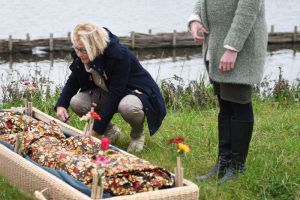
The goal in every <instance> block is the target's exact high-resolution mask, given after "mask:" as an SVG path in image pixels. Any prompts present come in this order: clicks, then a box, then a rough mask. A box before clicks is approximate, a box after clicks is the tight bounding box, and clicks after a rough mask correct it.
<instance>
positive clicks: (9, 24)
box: [0, 0, 300, 85]
mask: <svg viewBox="0 0 300 200" xmlns="http://www.w3.org/2000/svg"><path fill="white" fill-rule="evenodd" d="M195 3H196V0H189V1H182V0H163V1H162V0H122V1H120V0H101V1H99V0H86V1H81V0H63V1H61V0H60V1H59V0H52V1H49V0H40V1H36V0H26V1H20V0H1V6H0V17H1V19H2V21H1V23H0V30H1V32H0V39H4V38H8V35H12V36H13V38H25V35H26V33H30V35H31V38H33V39H35V38H47V37H48V36H49V34H50V33H53V34H54V37H66V35H67V32H69V31H71V30H72V29H73V27H74V26H75V24H77V23H78V22H81V21H92V22H96V23H98V24H100V25H102V26H106V27H108V28H109V29H111V31H112V32H114V33H115V34H116V35H119V36H121V35H122V36H124V35H129V33H130V32H131V31H135V32H144V33H147V32H148V30H149V29H151V30H152V33H156V32H172V31H173V30H177V31H185V30H186V20H187V18H188V16H189V15H190V13H191V12H192V11H193V5H194V4H195ZM266 16H267V22H268V25H269V27H270V26H271V25H274V26H275V31H281V32H284V31H288V32H292V31H293V29H294V26H295V25H298V26H299V23H300V20H299V19H300V5H299V0H285V1H282V0H266ZM289 48H290V47H287V46H286V47H284V48H283V49H284V50H278V51H272V52H269V53H268V57H267V62H266V70H265V77H268V79H270V80H275V79H277V78H278V73H279V69H278V68H279V67H281V68H282V70H283V77H284V78H285V79H288V80H289V81H290V82H294V81H295V80H296V79H299V77H300V75H299V73H300V55H299V51H294V50H289ZM136 54H137V55H138V56H139V58H140V60H141V62H142V64H143V66H144V67H145V68H146V69H147V70H148V71H149V72H150V73H151V75H152V76H153V78H154V79H155V80H157V81H160V80H162V79H165V78H171V77H173V76H174V75H178V76H180V77H182V78H183V79H184V80H185V81H190V80H199V79H200V77H201V76H203V74H205V72H204V71H205V70H204V66H203V61H202V55H201V53H200V50H199V49H181V50H180V49H178V50H176V51H166V50H156V51H155V53H153V52H136ZM51 57H52V58H51ZM65 57H66V55H65V54H63V55H61V54H60V55H53V54H51V55H50V54H33V55H21V54H17V55H13V56H8V55H0V74H1V82H2V83H3V82H4V83H8V82H10V81H14V80H17V79H18V78H19V77H20V76H22V77H29V76H32V75H34V74H33V73H34V72H35V71H39V72H40V73H41V74H42V76H44V77H48V79H49V80H50V81H52V82H53V83H54V84H55V85H58V84H63V83H64V81H65V80H66V77H67V76H68V74H69V70H68V65H69V62H68V61H67V60H66V59H65Z"/></svg>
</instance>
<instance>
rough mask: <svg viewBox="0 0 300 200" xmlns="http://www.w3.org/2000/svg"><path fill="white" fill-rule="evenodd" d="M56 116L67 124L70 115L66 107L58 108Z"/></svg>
mask: <svg viewBox="0 0 300 200" xmlns="http://www.w3.org/2000/svg"><path fill="white" fill-rule="evenodd" d="M56 116H57V117H58V118H59V120H60V121H63V122H66V121H67V119H68V118H69V114H68V111H67V109H66V108H64V107H57V108H56Z"/></svg>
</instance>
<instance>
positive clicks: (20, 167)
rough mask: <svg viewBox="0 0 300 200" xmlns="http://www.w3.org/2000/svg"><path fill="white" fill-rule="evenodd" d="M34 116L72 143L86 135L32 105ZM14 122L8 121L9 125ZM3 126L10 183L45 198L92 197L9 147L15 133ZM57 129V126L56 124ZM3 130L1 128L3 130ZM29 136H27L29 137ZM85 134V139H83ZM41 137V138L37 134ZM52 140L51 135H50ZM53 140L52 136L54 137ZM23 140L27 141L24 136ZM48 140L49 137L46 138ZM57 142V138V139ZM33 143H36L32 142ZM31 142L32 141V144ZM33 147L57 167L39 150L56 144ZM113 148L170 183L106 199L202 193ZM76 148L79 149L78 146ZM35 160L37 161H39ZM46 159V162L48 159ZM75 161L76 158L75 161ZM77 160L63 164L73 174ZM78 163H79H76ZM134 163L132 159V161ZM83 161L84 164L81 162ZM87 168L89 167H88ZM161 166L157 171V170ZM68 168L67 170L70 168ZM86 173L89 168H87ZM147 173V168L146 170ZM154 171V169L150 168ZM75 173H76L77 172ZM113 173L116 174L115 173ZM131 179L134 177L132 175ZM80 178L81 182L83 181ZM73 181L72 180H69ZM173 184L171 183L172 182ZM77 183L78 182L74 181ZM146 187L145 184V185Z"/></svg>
mask: <svg viewBox="0 0 300 200" xmlns="http://www.w3.org/2000/svg"><path fill="white" fill-rule="evenodd" d="M4 111H5V113H8V112H10V111H12V110H10V109H8V110H4ZM4 111H2V112H1V113H2V115H1V116H2V117H1V118H2V119H0V122H2V123H3V121H4V117H3V113H4ZM11 113H15V112H11ZM32 115H33V118H34V119H35V120H36V121H41V122H43V123H44V124H46V125H47V126H48V124H55V125H56V127H59V129H60V130H57V131H56V130H54V132H56V134H57V135H58V138H59V137H60V136H59V132H63V133H68V135H69V136H70V135H71V136H72V137H70V138H72V139H66V141H67V143H72V142H73V138H76V137H77V139H78V138H80V139H81V140H82V141H80V143H84V140H85V138H84V137H82V136H83V133H82V132H81V131H80V130H78V129H75V128H74V127H71V126H69V125H67V124H65V123H62V122H60V121H59V120H57V119H55V118H53V117H51V116H49V115H47V114H45V113H43V112H41V111H40V110H38V109H36V108H33V112H32ZM10 123H11V122H9V123H8V125H9V124H10ZM6 125H7V122H6V124H5V126H6ZM1 126H2V130H1V129H0V175H2V176H4V177H5V178H6V179H7V180H8V181H9V182H10V183H12V184H13V185H15V186H17V187H19V188H20V189H22V190H23V191H25V192H27V193H29V194H33V193H34V192H36V191H43V190H45V189H46V190H45V191H44V192H43V195H44V196H45V197H46V199H55V200H59V199H82V200H84V199H91V198H90V197H89V195H87V194H86V193H84V192H82V190H83V189H82V190H81V188H79V189H78V187H74V184H72V183H73V182H74V181H72V180H71V181H70V180H68V181H66V180H65V181H64V180H62V179H63V178H61V177H60V178H58V177H57V176H56V175H54V174H53V173H49V170H45V168H44V167H43V166H39V165H37V164H35V163H34V162H31V161H30V160H28V159H26V158H24V156H21V155H19V154H17V153H15V152H14V151H13V150H12V149H9V147H8V145H6V143H8V144H9V143H12V141H13V140H14V139H15V137H13V136H10V135H9V134H6V132H5V131H7V132H9V131H10V132H12V130H11V129H10V130H9V129H8V128H7V127H6V129H5V128H4V129H3V126H4V125H3V124H2V125H1V124H0V128H1ZM54 129H55V128H54ZM1 131H2V132H1ZM26 137H28V138H29V139H30V140H29V143H30V144H31V143H32V141H34V142H35V143H37V142H36V141H37V139H36V138H33V137H32V136H30V135H29V136H26ZM28 138H26V139H28ZM82 138H83V139H82ZM38 139H39V138H38ZM49 140H50V139H49ZM51 140H52V139H51ZM24 141H27V140H25V139H24ZM46 141H47V139H46ZM93 141H96V142H97V141H98V142H99V140H98V139H96V138H93ZM52 142H53V141H52ZM54 142H56V139H55V141H54ZM33 144H34V143H33ZM33 144H32V145H33ZM32 148H33V150H32V149H30V150H31V151H33V152H31V154H32V155H36V157H37V158H36V160H40V161H41V162H42V163H43V162H44V163H43V164H44V165H45V163H46V164H47V165H49V166H51V167H52V165H53V167H54V168H55V165H54V164H53V163H52V161H51V158H50V159H49V158H47V159H45V158H44V157H43V156H41V155H39V153H38V150H39V149H41V151H44V152H47V151H49V152H51V151H55V149H54V150H53V148H48V146H47V144H39V143H37V144H36V146H33V147H32ZM110 149H112V150H113V151H114V152H116V155H115V157H116V159H117V158H119V157H121V156H120V154H122V155H124V157H125V158H126V159H128V160H129V161H127V160H126V161H125V162H130V161H131V160H133V161H132V162H139V164H146V165H147V166H148V167H150V168H151V169H155V170H156V173H157V174H158V173H159V175H161V177H164V176H165V177H166V179H165V180H164V182H163V183H164V184H165V185H164V186H167V187H162V188H161V189H155V190H153V191H150V190H149V189H145V192H144V190H142V188H141V191H142V192H141V191H139V192H137V193H136V192H130V191H129V190H128V189H127V190H125V191H126V192H127V193H126V192H125V193H123V194H122V195H121V196H117V195H111V196H106V197H105V195H104V197H103V198H105V199H112V200H118V199H123V200H124V199H136V200H138V199H143V200H145V199H172V200H177V199H178V200H179V199H180V200H186V199H191V200H192V199H195V200H196V199H198V196H199V189H198V186H197V185H195V184H194V183H192V182H190V181H187V180H184V181H183V183H184V186H183V187H174V186H173V182H172V180H173V175H172V174H170V173H169V172H167V171H165V170H164V169H162V168H159V167H157V166H155V165H152V164H150V163H149V162H147V161H143V160H142V159H139V158H137V157H135V156H134V155H131V154H129V153H127V152H125V151H122V150H121V149H118V148H116V147H114V146H111V148H110ZM76 151H77V150H76ZM84 159H85V158H82V157H80V158H79V160H84ZM36 160H35V161H36ZM46 161H47V162H46ZM119 162H124V159H123V160H120V161H119ZM74 163H75V162H74ZM74 163H71V162H70V160H68V162H66V164H64V165H63V166H64V167H65V169H67V170H66V171H68V169H69V171H70V174H72V172H73V171H74V169H73V168H71V169H70V166H73V164H74ZM76 164H79V165H80V163H77V162H76ZM130 164H131V163H130ZM81 165H83V164H81ZM136 166H138V165H136ZM87 168H88V167H87ZM117 170H118V169H115V168H114V169H113V171H117ZM157 170H158V172H157ZM69 171H68V172H69ZM84 173H87V172H84ZM147 173H148V172H147ZM149 173H151V171H150V172H149ZM146 175H147V174H143V175H142V176H146ZM168 176H170V177H172V178H171V179H172V180H171V179H170V180H169V179H168ZM75 177H76V174H75ZM85 177H89V176H85ZM112 177H113V176H112ZM76 178H79V180H80V178H81V180H80V181H81V182H88V181H89V180H86V179H85V178H82V177H80V176H79V175H78V177H76ZM131 179H132V177H131ZM112 180H114V181H117V182H119V181H120V179H119V178H116V177H115V179H113V178H112ZM81 182H80V183H81ZM70 183H71V184H70ZM171 184H172V185H171ZM75 185H76V183H75ZM143 185H147V184H145V183H143ZM144 187H146V186H144Z"/></svg>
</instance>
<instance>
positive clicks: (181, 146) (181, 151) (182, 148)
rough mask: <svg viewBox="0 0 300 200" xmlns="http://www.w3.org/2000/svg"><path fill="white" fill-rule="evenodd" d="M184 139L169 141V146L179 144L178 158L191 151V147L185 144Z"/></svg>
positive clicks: (177, 138)
mask: <svg viewBox="0 0 300 200" xmlns="http://www.w3.org/2000/svg"><path fill="white" fill-rule="evenodd" d="M183 142H184V138H183V137H176V138H171V139H169V141H168V143H169V144H177V154H178V156H181V157H183V156H184V155H185V154H186V153H189V152H190V151H191V149H190V146H189V145H186V144H183Z"/></svg>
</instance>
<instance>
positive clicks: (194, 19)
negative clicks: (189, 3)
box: [187, 13, 201, 30]
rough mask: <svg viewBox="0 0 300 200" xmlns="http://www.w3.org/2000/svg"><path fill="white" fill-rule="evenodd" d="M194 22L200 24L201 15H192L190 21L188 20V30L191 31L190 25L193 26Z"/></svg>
mask: <svg viewBox="0 0 300 200" xmlns="http://www.w3.org/2000/svg"><path fill="white" fill-rule="evenodd" d="M193 21H197V22H200V23H201V19H200V17H199V15H197V14H195V13H193V14H191V15H190V17H189V18H188V20H187V27H188V30H191V28H190V24H191V22H193Z"/></svg>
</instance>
